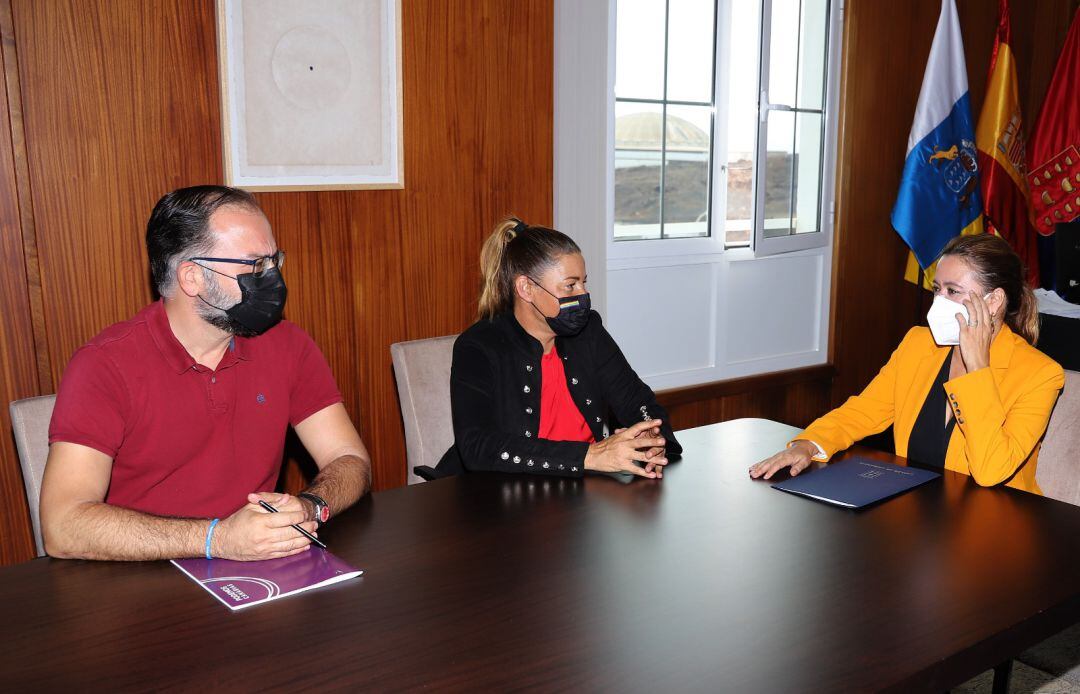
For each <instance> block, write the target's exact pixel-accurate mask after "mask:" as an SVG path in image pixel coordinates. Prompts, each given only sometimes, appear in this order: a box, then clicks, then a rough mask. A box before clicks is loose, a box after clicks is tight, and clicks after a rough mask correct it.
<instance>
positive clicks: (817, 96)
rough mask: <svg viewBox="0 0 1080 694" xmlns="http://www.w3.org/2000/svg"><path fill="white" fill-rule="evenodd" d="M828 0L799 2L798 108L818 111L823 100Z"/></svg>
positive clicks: (804, 0) (803, 0)
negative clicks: (800, 6)
mask: <svg viewBox="0 0 1080 694" xmlns="http://www.w3.org/2000/svg"><path fill="white" fill-rule="evenodd" d="M828 10H829V3H828V0H802V31H801V32H800V36H799V94H798V104H797V105H798V107H799V108H810V109H821V108H822V104H823V103H824V99H825V44H826V42H827V39H828V27H827V20H828Z"/></svg>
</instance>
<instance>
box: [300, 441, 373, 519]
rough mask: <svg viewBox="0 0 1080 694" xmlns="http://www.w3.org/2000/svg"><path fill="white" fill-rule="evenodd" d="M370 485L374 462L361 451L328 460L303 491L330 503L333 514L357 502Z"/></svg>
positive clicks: (331, 513)
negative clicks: (360, 453)
mask: <svg viewBox="0 0 1080 694" xmlns="http://www.w3.org/2000/svg"><path fill="white" fill-rule="evenodd" d="M370 488H371V463H370V462H369V461H368V460H367V459H366V458H363V457H361V456H358V455H352V454H350V455H343V456H340V457H338V458H335V459H334V460H332V461H331V462H329V463H328V464H327V465H326V466H325V467H324V468H323V469H322V470H320V471H319V474H318V475H316V476H315V480H314V481H313V482H312V483H311V486H310V487H308V488H307V489H305V490H304V491H306V492H310V493H312V494H314V495H315V496H318V497H319V498H321V499H322V500H323V501H325V502H326V503H327V505H329V506H330V515H331V517H333V516H336V515H337V514H339V513H341V512H342V511H344V510H345V509H347V508H349V507H350V506H352V505H353V504H355V503H356V501H357V499H359V498H360V497H361V496H363V495H364V494H366V493H367V492H368V490H369V489H370Z"/></svg>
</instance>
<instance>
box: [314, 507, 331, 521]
mask: <svg viewBox="0 0 1080 694" xmlns="http://www.w3.org/2000/svg"><path fill="white" fill-rule="evenodd" d="M315 508H316V513H318V514H319V522H320V523H325V522H326V521H328V520H330V507H329V506H316V507H315Z"/></svg>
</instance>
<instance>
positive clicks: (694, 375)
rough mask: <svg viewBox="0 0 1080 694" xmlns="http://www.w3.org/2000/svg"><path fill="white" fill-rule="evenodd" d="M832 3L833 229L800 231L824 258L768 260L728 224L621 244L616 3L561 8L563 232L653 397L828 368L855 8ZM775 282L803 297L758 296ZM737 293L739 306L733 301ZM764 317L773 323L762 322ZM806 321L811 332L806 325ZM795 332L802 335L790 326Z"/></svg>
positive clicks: (722, 126) (575, 2)
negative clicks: (839, 126) (839, 162)
mask: <svg viewBox="0 0 1080 694" xmlns="http://www.w3.org/2000/svg"><path fill="white" fill-rule="evenodd" d="M719 1H720V2H726V1H727V0H719ZM832 2H833V7H832V8H831V9H832V12H831V13H830V17H829V32H830V33H829V40H828V51H829V53H828V58H827V59H828V61H829V73H828V74H827V86H826V88H827V92H826V99H827V100H828V105H827V106H826V108H825V111H826V125H825V127H826V133H825V136H824V139H825V141H826V142H825V144H824V149H825V152H824V161H823V170H822V184H821V193H822V196H823V199H822V202H821V207H820V208H819V209H820V210H821V215H822V219H821V227H822V231H820V232H815V233H812V234H804V235H800V236H813V237H816V238H817V239H819V240H820V243H819V244H818V247H816V248H809V249H803V250H791V251H781V252H778V253H777V254H776V255H774V256H772V257H766V256H768V255H769V253H768V251H769V250H770V249H769V248H761V247H758V246H760V244H755V243H754V234H751V243H750V244H749V245H747V246H731V247H725V242H726V238H725V237H726V233H725V232H724V230H723V226H722V224H721V226H719V227H714V228H713V230H712V231H713V233H712V234H711V235H710V236H709V237H707V238H668V239H657V240H644V241H629V240H627V241H619V242H615V241H614V218H615V215H614V212H615V204H614V181H615V177H614V174H615V167H614V163H615V156H614V155H615V59H616V52H615V31H616V17H615V11H616V0H607V2H602V1H597V2H593V1H592V0H590V1H588V2H582V0H555V61H554V62H555V65H554V73H555V80H554V82H555V84H554V87H555V113H554V115H555V119H554V193H555V194H554V200H553V202H554V218H555V220H554V221H555V227H556V228H558V229H561V230H563V231H566V232H567V233H569V234H570V235H571V237H573V238H574V239H575V240H576V241H577V242H578V244H579V245H580V246H581V247H582V251H583V253H584V255H585V259H586V263H587V267H588V268H589V270H590V278H589V291H590V293H591V294H592V296H593V306H594V307H595V308H597V309H598V310H599V311H600V312H601V314H602V315H603V316H604V320H605V324H606V325H607V326H608V329H609V330H610V331H611V333H612V336H613V337H615V339H616V340H617V341H618V342H619V344H620V345H621V346H622V348H623V351H624V352H625V353H627V357H628V358H629V359H630V361H631V363H632V364H634V366H635V369H637V370H638V372H639V373H640V374H641V376H642V378H643V380H644V381H645V382H646V383H647V384H649V385H650V386H652V387H653V388H654V389H661V388H677V387H683V386H692V385H697V384H702V383H709V382H715V381H721V380H724V379H729V378H739V377H745V376H753V375H757V374H763V373H769V372H773V371H780V370H785V369H792V368H800V367H805V366H813V365H817V364H824V363H827V361H828V350H829V329H828V328H829V320H830V315H831V310H832V307H831V294H830V287H831V278H832V255H833V254H832V242H833V234H832V225H833V219H832V199H833V195H834V189H835V161H834V159H835V152H836V141H837V133H836V123H837V119H838V115H839V111H838V100H839V99H838V95H839V87H840V75H839V73H840V70H839V68H840V61H841V50H842V46H841V43H840V37H841V33H842V26H843V12H844V7H843V4H844V0H832ZM729 16H730V13H729V12H728V11H727V10H726V8H725V10H724V12H723V15H722V17H719V19H720V20H721V21H719V22H718V23H717V33H718V38H717V40H718V41H722V40H723V36H724V33H722V32H728V31H730V27H728V26H725V25H726V24H728V22H726V19H727V17H729ZM762 16H764V15H762ZM760 21H761V20H760V19H759V22H760ZM759 31H760V25H759ZM759 49H760V44H759ZM721 53H724V52H723V51H721ZM718 62H719V61H718ZM719 67H720V66H717V69H716V71H715V73H714V74H715V79H716V80H717V84H716V87H717V88H716V93H715V103H717V104H721V105H722V107H721V108H718V109H717V110H716V117H714V119H713V122H714V128H716V129H717V130H718V131H720V132H724V139H725V140H726V132H725V131H726V128H727V124H726V123H725V122H724V121H725V120H726V115H727V113H726V104H727V101H728V86H729V85H728V84H726V81H727V74H728V73H727V71H726V70H724V71H722V70H720V69H719ZM759 93H760V90H759ZM726 146H727V145H726V142H724V141H722V140H721V139H720V138H719V137H715V136H714V152H713V156H714V157H718V158H723V159H726V152H725V151H724V149H726ZM720 155H723V156H722V157H720ZM756 159H757V153H756V152H755V160H756ZM715 161H716V159H714V162H715ZM712 168H713V172H714V176H713V180H712V182H711V185H712V186H713V188H712V193H713V196H714V197H713V204H712V207H713V210H718V209H721V206H722V205H724V203H725V201H724V200H723V197H724V196H726V192H727V180H726V172H725V171H723V170H722V169H721V167H718V166H716V165H715V164H714V165H713V167H712ZM754 179H755V180H754V182H753V184H752V185H754V186H755V187H754V189H753V191H752V194H753V195H754V196H755V199H756V196H757V193H758V187H756V186H757V183H756V179H757V176H756V175H755V177H754ZM755 214H756V211H755ZM713 216H715V214H714V215H713ZM722 216H725V217H726V215H722ZM800 242H801V239H800ZM767 245H768V244H766V246H767ZM702 266H706V267H708V268H709V269H708V271H707V272H695V273H692V274H681V271H680V268H683V267H686V268H690V267H693V268H702ZM781 267H783V268H789V269H790V268H798V270H797V271H798V272H806V273H808V274H807V275H806V277H805V281H802V279H801V278H800V279H793V278H794V275H792V274H791V271H790V270H789V269H785V270H783V271H781V272H782V274H780V275H776V273H777V272H778V268H781ZM655 277H662V278H663V279H661V280H660V282H661V284H660V285H657V286H654V285H653V284H652V281H653V278H655ZM684 278H685V281H684ZM703 278H705V279H703ZM736 278H738V279H736ZM777 280H779V282H780V285H781V286H783V287H797V288H798V289H793V290H789V289H784V290H783V291H784V292H787V291H795V292H796V295H789V294H780V296H790V300H785V299H779V300H780V301H782V302H785V303H784V304H780V305H777V304H774V303H772V302H775V301H777V299H776V298H770V299H765V298H762V299H760V300H759V299H758V298H757V294H756V292H757V291H758V289H757V287H760V288H762V289H763V290H764V293H765V294H766V295H769V296H772V297H776V296H777V294H776V292H775V291H771V292H770V289H769V288H770V287H771V286H774V285H773V283H774V281H777ZM627 282H630V283H631V284H630V285H627ZM800 282H801V283H800ZM628 287H629V289H628ZM673 292H674V294H673ZM609 293H611V296H610V297H609ZM733 293H734V294H738V295H739V296H740V297H741V298H735V297H734V295H733ZM652 296H657V297H659V296H663V297H664V298H663V299H660V300H661V301H664V302H672V301H674V302H677V303H676V304H675V305H672V304H670V303H663V304H661V303H657V302H653V303H650V297H652ZM774 308H776V309H778V311H774V310H773V309H774ZM793 311H794V312H796V313H792V312H793ZM785 312H786V314H790V315H792V316H793V319H794V322H793V323H789V322H788V319H787V318H783V319H778V318H777V315H778V314H785ZM657 314H659V315H663V316H670V315H671V314H679V315H687V316H689V320H688V322H680V323H679V324H678V328H677V329H676V330H675V332H677V333H678V334H679V336H678V337H675V338H674V340H675V341H673V339H672V335H670V334H669V333H667V332H665V331H664V330H657V331H653V330H647V329H644V328H641V322H640V320H639V318H640V315H657ZM757 316H761V318H762V320H761V321H760V322H759V321H757V320H756V318H755V317H757ZM803 319H805V320H803ZM679 320H680V321H681V320H682V319H681V318H680V319H679ZM748 321H749V322H748ZM661 322H664V321H661ZM795 323H798V324H799V327H798V328H796V327H795ZM788 325H791V329H790V330H788V329H787V328H786V327H785V326H788ZM785 331H786V332H785ZM788 333H791V334H788ZM684 346H685V349H684ZM703 348H704V349H705V351H704V352H702V349H703Z"/></svg>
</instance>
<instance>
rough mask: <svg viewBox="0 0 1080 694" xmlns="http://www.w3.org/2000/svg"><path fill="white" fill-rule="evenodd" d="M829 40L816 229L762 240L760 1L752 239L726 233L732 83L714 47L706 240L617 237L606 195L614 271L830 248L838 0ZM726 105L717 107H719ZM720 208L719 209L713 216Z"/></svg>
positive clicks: (764, 48)
mask: <svg viewBox="0 0 1080 694" xmlns="http://www.w3.org/2000/svg"><path fill="white" fill-rule="evenodd" d="M726 2H727V0H717V9H716V12H717V15H716V21H715V27H716V38H715V42H714V45H715V46H720V45H723V42H724V41H726V38H727V36H729V35H730V31H731V27H730V26H729V23H728V21H727V18H728V17H729V15H730V12H727V11H724V12H722V13H721V9H722V8H723V6H724V4H725V3H726ZM831 3H832V7H830V11H829V17H828V24H827V33H828V35H827V38H826V53H825V55H826V63H827V67H826V70H827V72H826V76H825V96H824V99H823V102H822V103H823V104H824V106H825V108H824V128H825V133H824V136H823V138H822V149H823V152H822V160H821V185H820V199H819V208H818V210H819V213H818V214H819V226H820V230H819V231H817V232H811V233H805V234H791V235H788V236H782V237H776V238H765V235H764V221H765V220H764V209H765V189H764V186H762V185H761V182H762V179H763V177H764V175H765V167H762V166H758V162H759V157H760V154H761V153H762V152H765V151H766V146H767V141H768V140H767V138H768V121H767V119H766V120H765V121H764V122H762V120H761V118H762V116H764V115H765V114H767V112H768V110H769V109H770V107H771V106H772V105H771V104H769V103H768V102H767V95H768V79H769V77H768V70H767V65H768V56H769V47H770V44H771V34H770V29H771V19H772V0H762V9H761V14H760V16H759V18H758V27H757V32H758V37H759V45H758V50H759V53H758V55H757V56H755V59H756V60H757V61H758V64H759V66H760V72H759V77H758V87H759V88H758V90H757V92H758V94H759V103H758V113H759V120H758V138H757V146H756V148H755V150H754V177H753V187H752V192H751V195H752V196H753V199H754V217H753V220H752V224H751V230H752V234H751V244H750V246H749V247H747V246H728V245H727V233H726V232H727V230H726V227H725V224H726V221H727V214H726V212H727V108H726V106H727V102H728V93H729V80H728V73H727V70H726V67H727V66H726V65H725V64H723V63H722V61H721V59H720V55H721V51H720V50H714V51H713V61H714V63H713V78H714V89H713V93H714V102H713V103H714V107H713V108H714V116H713V138H712V142H713V151H712V158H713V161H712V167H711V170H712V181H710V185H711V188H712V190H711V195H712V201H711V214H710V219H709V231H710V234H709V236H707V237H696V238H666V239H648V240H640V241H638V240H622V241H616V240H615V231H614V219H615V215H614V194H613V193H612V194H610V195H609V196H608V197H609V200H610V204H611V205H612V210H611V212H610V214H609V216H608V218H609V219H610V220H611V224H610V225H609V228H608V229H607V238H606V246H607V248H606V250H607V259H608V265H609V268H611V269H626V268H632V267H648V266H649V265H651V264H652V263H653V262H654V261H655V260H657V259H659V258H686V259H693V260H692V261H691V262H702V261H705V262H708V261H709V260H711V261H716V260H719V257H720V254H723V253H735V254H736V256H737V257H739V258H743V257H748V256H749V257H764V256H770V255H776V254H778V253H789V252H795V251H801V250H807V249H810V248H821V247H831V245H832V236H833V234H832V231H833V217H834V213H833V212H834V198H835V180H836V179H835V175H836V164H835V160H836V142H837V128H836V120H837V116H838V111H839V97H838V95H839V91H840V89H839V86H840V85H839V82H840V52H841V50H840V49H841V45H840V39H841V30H842V26H843V24H842V23H843V10H844V2H843V0H831ZM608 4H609V29H608V31H609V34H608V36H609V43H608V49H609V50H608V59H609V63H608V70H609V83H610V85H611V87H612V88H611V90H610V106H609V109H608V114H609V124H608V128H609V132H610V133H612V136H611V138H610V139H611V147H610V149H609V154H608V156H609V158H610V161H609V164H608V188H609V189H610V190H612V191H613V190H614V186H615V148H614V132H615V102H616V98H615V90H614V84H615V59H616V52H615V41H616V40H617V37H616V36H615V27H616V12H617V4H618V2H617V0H608ZM721 104H722V105H723V108H721V107H720V106H718V105H721ZM718 211H721V214H717V212H718Z"/></svg>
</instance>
